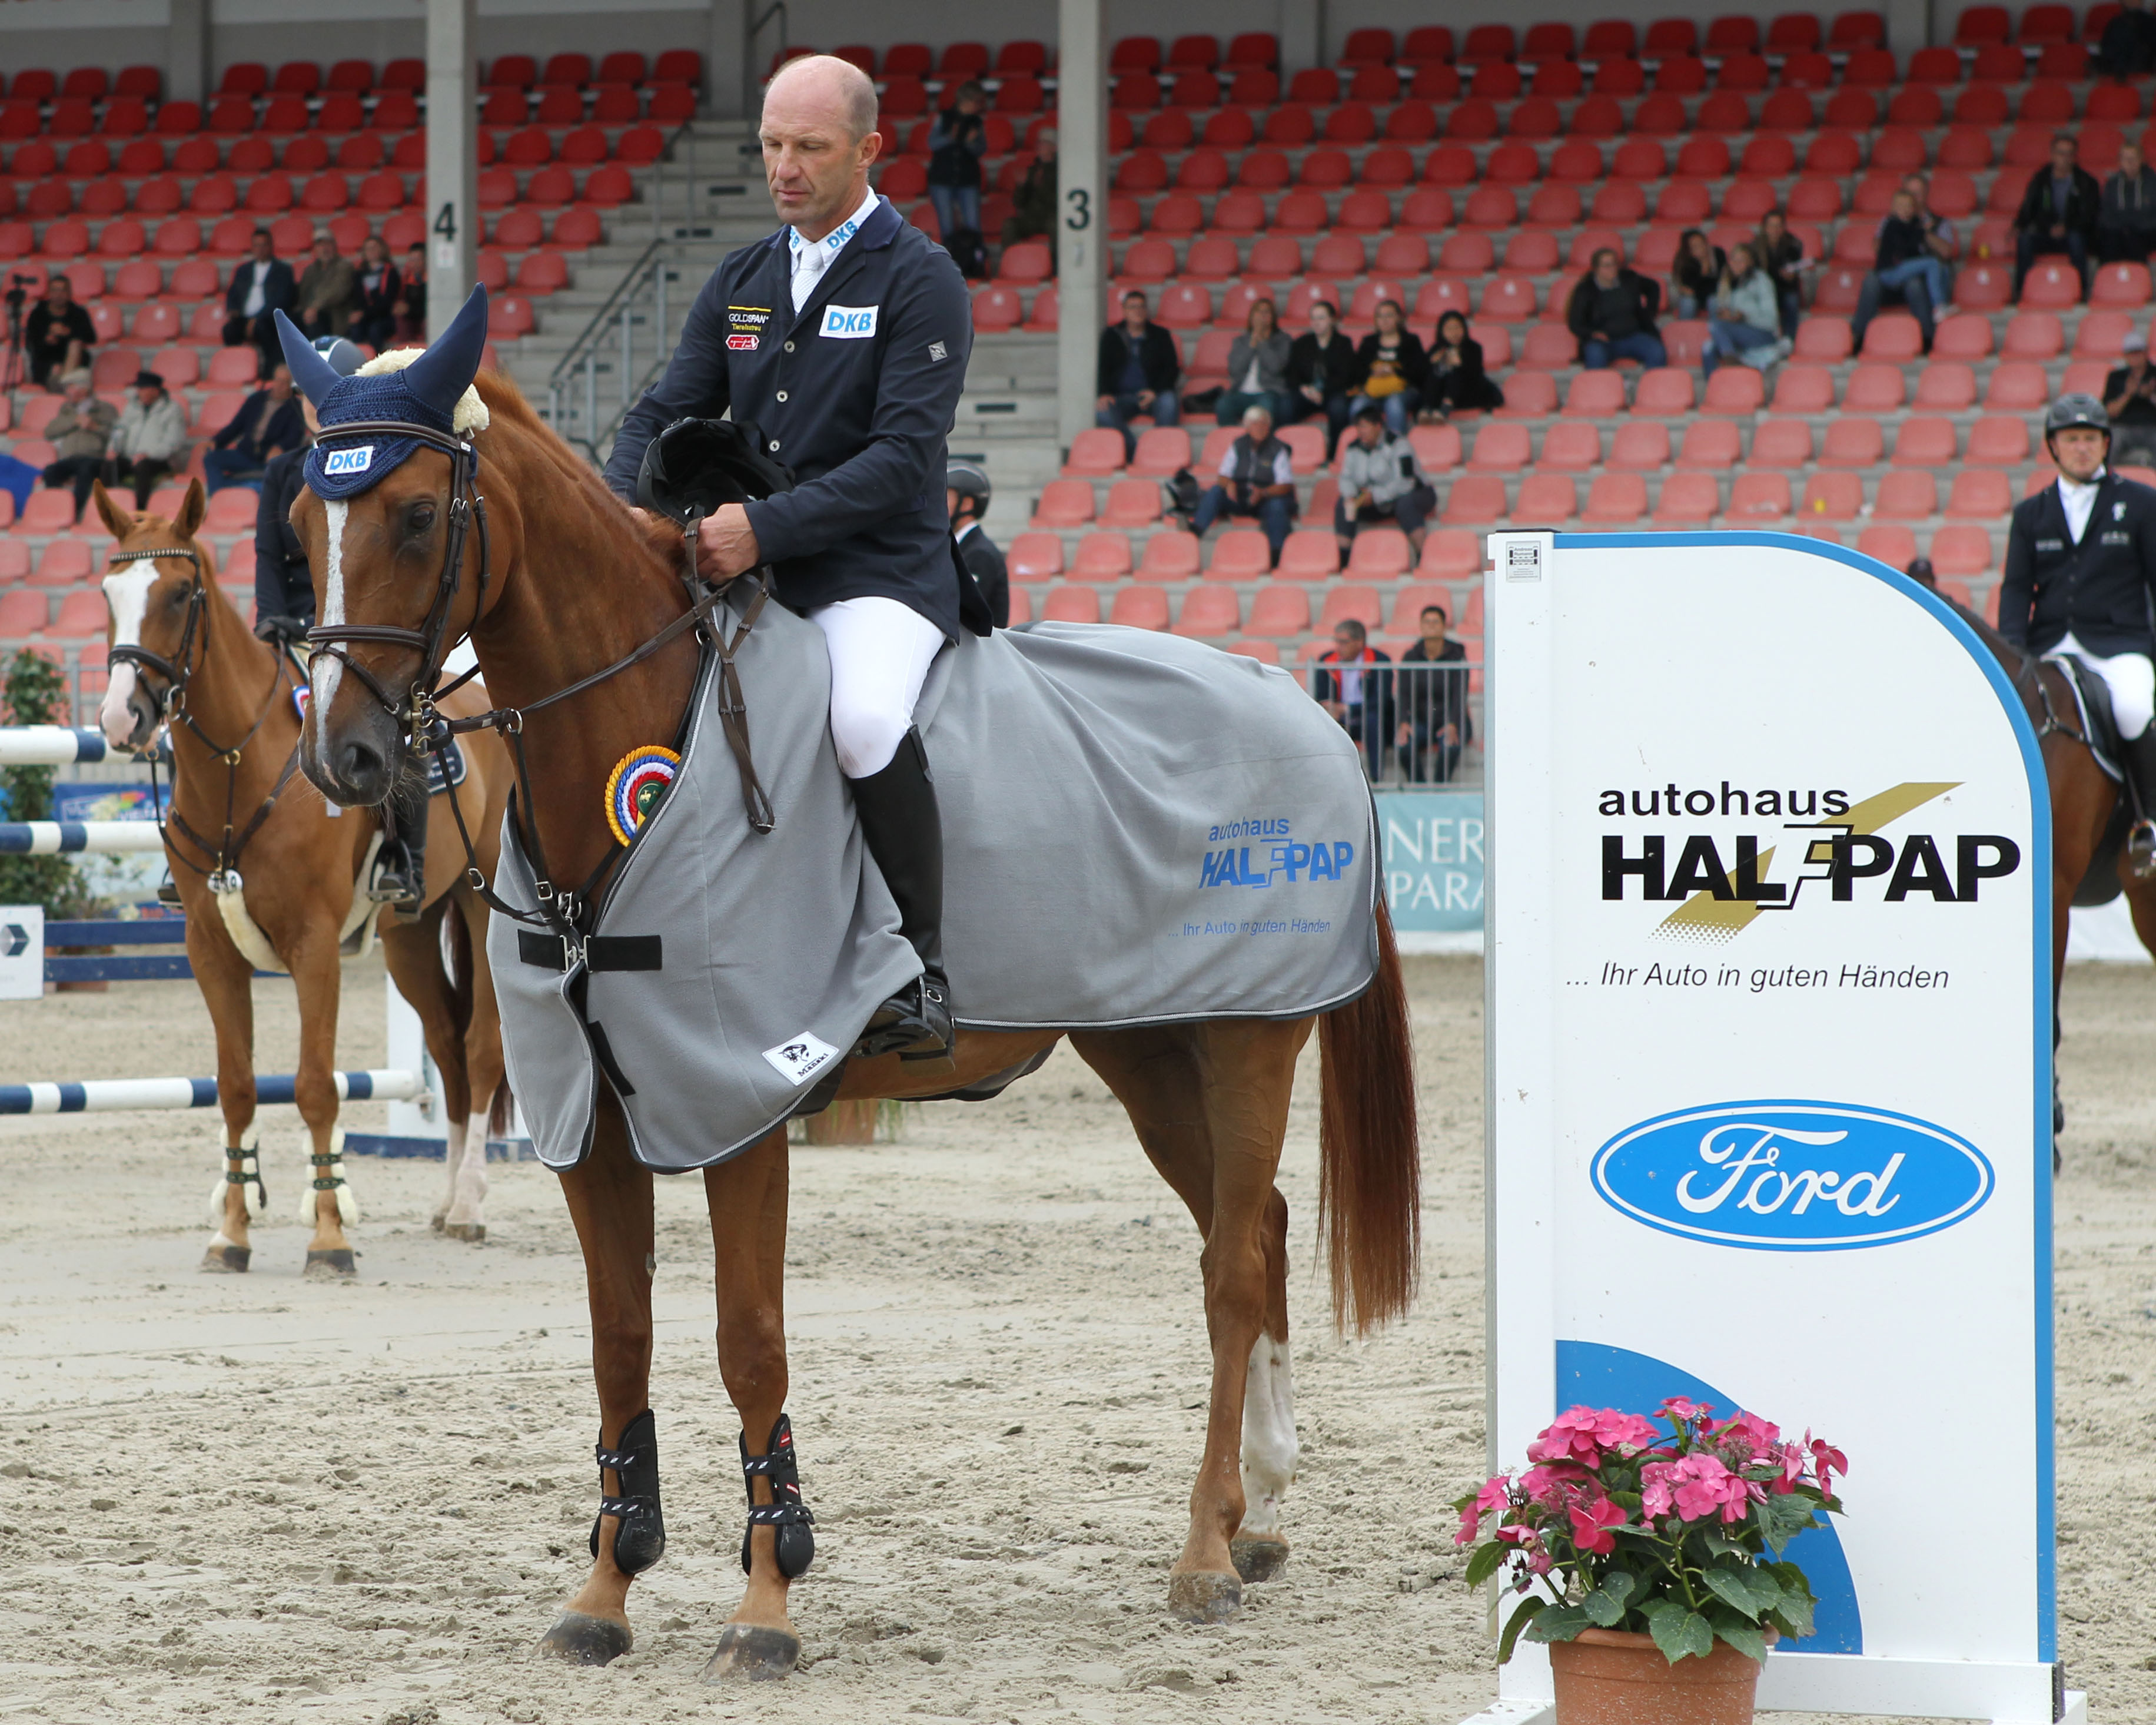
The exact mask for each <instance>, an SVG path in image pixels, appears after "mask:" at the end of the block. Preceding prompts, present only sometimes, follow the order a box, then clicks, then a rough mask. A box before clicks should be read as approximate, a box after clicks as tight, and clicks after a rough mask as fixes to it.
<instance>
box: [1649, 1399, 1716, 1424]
mask: <svg viewBox="0 0 2156 1725" xmlns="http://www.w3.org/2000/svg"><path fill="white" fill-rule="evenodd" d="M1713 1413H1714V1409H1712V1407H1711V1406H1709V1405H1707V1404H1705V1403H1702V1402H1696V1401H1692V1400H1691V1399H1689V1398H1687V1397H1685V1396H1681V1395H1673V1396H1671V1398H1670V1399H1668V1400H1667V1401H1666V1402H1664V1403H1663V1404H1661V1407H1659V1408H1657V1409H1655V1414H1656V1416H1657V1417H1658V1418H1660V1419H1663V1420H1675V1421H1676V1423H1677V1424H1678V1425H1691V1422H1692V1421H1693V1420H1707V1419H1709V1418H1711V1417H1712V1414H1713Z"/></svg>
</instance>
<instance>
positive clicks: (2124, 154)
mask: <svg viewBox="0 0 2156 1725" xmlns="http://www.w3.org/2000/svg"><path fill="white" fill-rule="evenodd" d="M2152 245H2156V168H2151V167H2149V166H2148V162H2147V160H2146V159H2145V158H2144V157H2143V156H2142V153H2141V146H2140V145H2138V144H2122V145H2120V146H2119V150H2118V166H2117V168H2116V169H2114V170H2113V171H2112V173H2111V174H2110V175H2109V176H2108V177H2107V178H2106V179H2105V181H2104V182H2103V208H2102V210H2101V211H2100V212H2099V213H2098V214H2097V218H2096V253H2097V257H2099V258H2101V259H2102V260H2103V261H2104V262H2105V263H2107V264H2143V263H2146V262H2147V261H2148V252H2149V248H2150V247H2151V246H2152ZM2114 417H2116V416H2114Z"/></svg>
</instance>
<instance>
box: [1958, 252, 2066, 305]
mask: <svg viewBox="0 0 2156 1725" xmlns="http://www.w3.org/2000/svg"><path fill="white" fill-rule="evenodd" d="M2081 297H2082V278H2081V272H2080V271H2079V270H2076V269H2075V268H2074V267H2073V265H2072V264H2070V263H2068V262H2066V260H2065V259H2061V258H2039V259H2037V260H2036V262H2035V264H2034V265H2033V266H2032V267H2031V268H2030V271H2029V274H2028V275H2027V276H2026V277H2025V278H2024V279H2023V281H2022V284H2021V303H2022V304H2023V305H2030V306H2042V307H2059V306H2066V305H2079V304H2080V303H2081ZM1956 302H1957V303H1962V301H1961V298H1960V295H1959V294H1958V293H1957V295H1956Z"/></svg>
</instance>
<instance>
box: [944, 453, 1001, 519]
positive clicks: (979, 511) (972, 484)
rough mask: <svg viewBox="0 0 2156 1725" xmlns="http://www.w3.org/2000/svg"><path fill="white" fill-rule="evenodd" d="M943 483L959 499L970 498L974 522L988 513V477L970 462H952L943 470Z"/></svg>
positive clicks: (989, 487) (990, 493)
mask: <svg viewBox="0 0 2156 1725" xmlns="http://www.w3.org/2000/svg"><path fill="white" fill-rule="evenodd" d="M943 483H944V484H945V485H948V486H949V487H950V488H951V489H952V490H954V491H956V492H957V494H958V495H960V496H961V497H970V498H971V499H972V500H973V519H974V520H975V521H978V520H980V518H981V517H982V516H984V515H986V514H987V513H988V499H989V497H990V496H991V495H993V488H992V487H991V486H990V485H989V484H988V475H987V474H985V473H983V471H982V470H980V469H979V468H978V467H976V466H974V465H973V463H972V462H970V461H953V462H952V463H950V464H949V465H947V466H946V467H945V468H944V470H943Z"/></svg>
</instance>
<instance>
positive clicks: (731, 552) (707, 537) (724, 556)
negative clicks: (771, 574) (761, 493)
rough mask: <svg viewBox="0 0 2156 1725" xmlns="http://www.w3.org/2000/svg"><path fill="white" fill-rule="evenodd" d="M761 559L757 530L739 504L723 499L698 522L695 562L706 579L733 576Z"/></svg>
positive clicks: (753, 565)
mask: <svg viewBox="0 0 2156 1725" xmlns="http://www.w3.org/2000/svg"><path fill="white" fill-rule="evenodd" d="M762 561H763V558H762V554H761V553H760V552H758V550H757V543H756V530H755V529H754V528H753V527H752V526H749V524H748V511H747V510H746V509H744V508H742V506H741V505H740V504H738V503H722V504H721V505H720V506H719V507H718V508H717V509H716V511H713V512H712V513H711V514H710V515H708V516H705V517H704V519H703V520H702V521H700V522H699V523H698V524H697V526H696V564H697V567H698V568H699V570H700V571H701V572H702V574H703V576H704V578H706V580H709V581H724V580H727V579H730V578H731V577H733V576H736V575H739V574H742V573H743V572H746V571H747V570H750V569H753V568H754V567H756V566H757V564H758V563H760V562H762Z"/></svg>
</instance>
